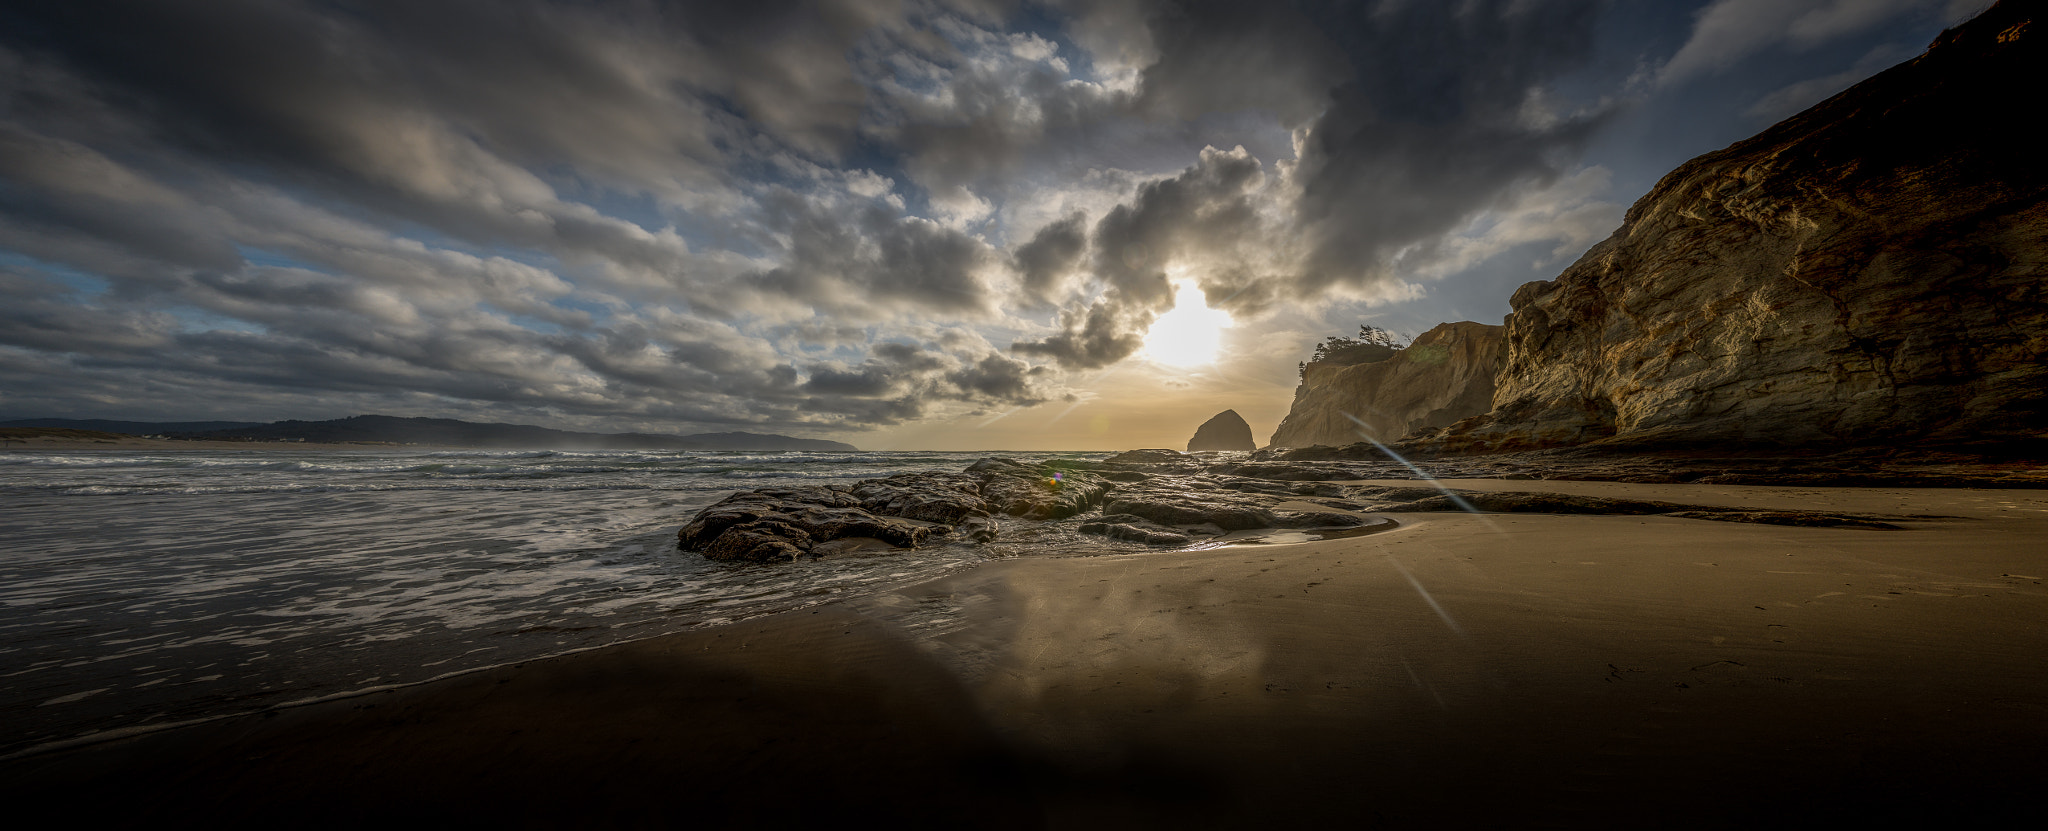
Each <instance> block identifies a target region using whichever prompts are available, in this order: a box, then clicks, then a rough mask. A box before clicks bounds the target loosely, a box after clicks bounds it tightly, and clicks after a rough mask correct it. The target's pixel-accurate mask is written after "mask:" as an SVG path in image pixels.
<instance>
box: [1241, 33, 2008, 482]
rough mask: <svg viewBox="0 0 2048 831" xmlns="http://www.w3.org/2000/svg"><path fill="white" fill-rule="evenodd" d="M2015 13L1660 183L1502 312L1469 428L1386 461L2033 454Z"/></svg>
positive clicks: (1950, 37) (1954, 36) (1948, 38)
mask: <svg viewBox="0 0 2048 831" xmlns="http://www.w3.org/2000/svg"><path fill="white" fill-rule="evenodd" d="M2037 9H2038V5H2037V4H2021V3H2014V2H2005V3H2001V4H1999V5H1998V6H1996V7H1994V8H1992V9H1990V10H1989V11H1986V12H1984V13H1983V14H1981V15H1979V16H1978V17H1977V18H1976V19H1974V20H1971V21H1970V22H1969V23H1966V24H1964V25H1962V26H1960V27H1958V28H1956V29H1953V30H1950V31H1948V32H1945V33H1943V35H1942V36H1941V37H1940V38H1939V39H1938V40H1936V41H1935V42H1934V44H1933V45H1932V46H1931V47H1929V49H1928V50H1927V52H1926V53H1925V54H1923V55H1921V56H1920V57H1918V58H1915V59H1913V60H1911V61H1908V62H1906V63H1904V64H1901V65H1899V66H1896V67H1893V68H1892V69H1890V70H1887V71H1885V72H1883V73H1881V74H1879V75H1877V76H1875V77H1873V78H1870V79H1869V80H1866V81H1864V82H1863V83H1861V84H1858V85H1856V86H1855V87H1853V88H1851V89H1849V90H1848V91H1846V92H1843V93H1842V94H1840V95H1837V96H1835V97H1834V98H1831V99H1829V100H1827V101H1825V102H1822V103H1821V104H1819V105H1816V106H1815V107H1813V108H1812V109H1809V110H1807V111H1806V112H1803V113H1800V114H1799V115H1796V116H1793V117H1792V118H1789V119H1787V120H1785V121H1783V122H1781V123H1779V124H1778V125H1776V126H1774V127H1772V128H1770V129H1769V130H1766V131H1765V132H1763V133H1762V134H1760V135H1758V136H1756V137H1754V138H1751V139H1748V140H1746V141H1743V142H1740V143H1737V144H1735V145H1732V146H1730V147H1728V148H1727V149H1724V150H1720V151H1717V152H1714V153H1709V154H1707V155H1704V156H1701V157H1699V158H1696V159H1693V160H1692V161H1690V162H1687V163H1686V164H1684V165H1682V166H1680V167H1679V168H1678V169H1677V170H1675V171H1673V172H1672V173H1671V174H1670V175H1668V176H1666V177H1664V179H1663V180H1662V181H1661V182H1659V183H1658V184H1657V186H1656V187H1655V188H1654V189H1653V190H1651V191H1650V193H1649V194H1648V195H1646V196H1644V197H1643V198H1642V199H1641V200H1640V201H1638V202H1637V203H1636V204H1635V206H1634V207H1632V208H1631V209H1630V210H1629V212H1628V214H1627V217H1626V220H1625V221H1624V222H1623V224H1622V226H1621V228H1620V229H1619V230H1617V231H1616V232H1615V233H1614V235H1613V236H1612V237H1610V238H1608V239H1607V240H1606V241H1604V242H1601V243H1599V244H1598V245H1596V246H1594V247H1593V248H1592V249H1591V250H1589V251H1587V252H1586V254H1585V256H1584V257H1582V258H1580V259H1579V260H1578V262H1577V263H1575V264H1574V265H1572V266H1571V267H1570V268H1568V269H1566V270H1565V271H1564V272H1563V273H1562V274H1560V275H1559V276H1558V277H1557V279H1555V280H1551V281H1544V282H1536V283H1530V284H1528V285H1525V286H1523V287H1522V288H1521V289H1520V290H1518V291H1517V292H1515V295H1514V299H1513V308H1514V312H1513V314H1511V315H1510V316H1509V317H1508V320H1507V355H1506V363H1505V366H1504V367H1503V368H1502V370H1501V372H1500V375H1499V386H1498V389H1497V390H1496V391H1495V393H1494V406H1493V409H1492V411H1491V412H1488V413H1486V414H1485V415H1483V416H1479V417H1477V418H1474V419H1471V420H1469V421H1465V422H1461V423H1459V424H1456V425H1454V426H1452V427H1450V428H1449V429H1446V430H1443V431H1440V432H1438V433H1437V434H1434V435H1431V436H1428V437H1426V438H1423V439H1421V440H1418V441H1415V442H1412V443H1410V445H1409V447H1410V448H1414V449H1427V450H1437V451H1446V452H1495V451H1502V450H1516V449H1525V448H1536V447H1550V446H1560V445H1577V444H1587V443H1596V444H1604V445H1608V446H1615V447H1627V448H1635V449H1640V448H1655V447H1709V446H1711V447H1718V448H1727V447H1731V446H1748V447H1764V446H1780V447H1784V446H1840V445H1875V444H1883V443H1895V442H1902V441H1914V442H1930V443H1951V442H1968V441H1974V440H1987V439H1988V440H2000V441H2009V440H2015V439H2038V438H2041V437H2043V436H2048V360H2044V355H2048V203H2044V201H2043V196H2044V195H2048V153H2044V152H2043V150H2042V144H2041V141H2040V139H2039V136H2040V132H2039V130H2038V128H2037V127H2036V126H2034V124H2033V118H2034V117H2035V116H2034V114H2035V111H2036V110H2038V109H2039V107H2034V106H2027V105H2024V104H2022V103H2020V101H2019V100H2017V99H2014V98H2013V97H2012V91H2013V90H2014V89H2015V87H2014V84H2032V83H2034V82H2035V81H2037V80H2038V79H2041V78H2048V48H2044V45H2043V44H2044V41H2048V25H2044V23H2043V22H2041V21H2035V20H2033V19H2032V18H2033V16H2034V13H2035V11H2036V10H2037ZM1276 443H1279V442H1278V439H1277V437H1276Z"/></svg>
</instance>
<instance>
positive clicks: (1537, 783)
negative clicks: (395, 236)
mask: <svg viewBox="0 0 2048 831" xmlns="http://www.w3.org/2000/svg"><path fill="white" fill-rule="evenodd" d="M1454 484H1455V485H1456V486H1458V487H1467V488H1486V489H1498V490H1536V489H1542V490H1551V491H1563V492H1573V493H1586V494H1591V495H1605V496H1627V497H1633V498H1645V499H1666V500H1670V501H1677V502H1692V503H1701V504H1727V505H1745V506H1754V507H1759V508H1782V509H1795V508H1796V509H1809V510H1832V511H1856V512H1868V513H1886V514H1901V515H1905V514H1921V515H1941V516H1943V517H1947V518H1939V519H1935V518H1922V519H1913V520H1906V521H1902V522H1900V523H1899V524H1900V525H1902V526H1904V527H1905V530H1900V531H1882V530H1870V529H1855V528H1796V527H1779V526H1766V525H1746V524H1738V523H1728V522H1708V521H1701V520H1688V519H1676V518H1665V517H1633V516H1630V517H1600V516H1545V515H1486V516H1471V515H1463V514H1404V515H1399V516H1398V517H1397V519H1398V520H1399V521H1400V522H1401V523H1402V524H1403V527H1402V528H1400V529H1398V530H1395V531H1390V532H1386V533H1381V534H1376V535H1372V536H1366V537H1358V538H1352V539H1343V540H1330V541H1325V542H1316V543H1307V544H1296V545H1264V546H1260V545H1252V546H1234V547H1228V548H1218V549H1213V550H1207V551H1192V552H1170V553H1157V554H1141V555H1128V556H1109V557H1091V558H1030V559H1020V560H1012V561H1005V562H1001V563H995V564H991V565H987V566H984V567H982V568H978V569H975V570H972V571H968V572H964V573H961V574H958V575H954V576H952V577H949V578H947V579H944V580H941V581H937V582H934V583H929V584H925V585H920V586H914V587H909V588H906V589H902V590H899V591H895V592H890V593H887V594H883V595H879V596H875V597H870V598H865V599H862V600H858V601H852V602H847V603H840V604H834V605H831V606H826V607H821V608H818V609H814V610H806V611H803V612H797V613H791V614H785V615H778V616H774V617H769V618H761V619H757V620H753V621H747V622H743V623H740V624H736V625H733V626H728V627H722V628H718V629H711V630H704V631H699V632H692V633H686V634H682V635H677V636H670V637H664V638H657V639H651V640H647V641H641V642H637V643H632V644H626V645H622V646H619V647H612V648H608V649H604V650H599V651H595V652H589V653H583V654H578V655H571V656H565V657H561V658H555V659H549V660H543V661H534V662H529V663H527V664H524V665H519V666H512V667H503V668H499V669H494V670H489V671H485V672H480V673H475V674H472V675H467V676H463V677H460V678H455V679H449V680H445V681H441V682H436V683H433V684H429V685H423V686H419V687H412V688H407V689H402V690H396V691H390V692H382V693H374V694H370V695H365V696H360V697H356V698H351V699H344V700H337V701H331V702H326V703H322V704H317V705H309V706H302V707H296V708H290V709H286V710H281V711H275V712H272V713H267V714H263V715H260V716H254V717H247V718H238V719H230V720H223V721H217V722H211V723H208V724H203V725H199V726H196V727H190V728H184V729H178V730H170V731H164V732H160V733H155V734H149V735H145V736H139V737H133V738H129V739H123V740H117V741H111V742H104V743H99V744H95V745H90V746H85V747H80V748H76V749H72V750H68V751H59V752H52V753H44V754H40V755H36V756H31V757H27V758H19V759H14V760H11V761H8V762H5V763H0V782H5V784H4V785H0V790H4V791H5V795H6V796H7V797H8V798H9V799H10V800H11V801H13V803H14V804H16V805H34V804H44V805H51V806H64V807H65V808H67V809H68V810H72V811H79V810H84V809H85V808H86V807H87V806H91V807H92V808H93V809H94V810H95V811H99V810H104V811H111V812H115V813H120V814H121V816H120V819H123V820H126V821H127V822H129V823H130V824H150V825H165V824H168V825H172V826H180V825H208V826H219V825H255V824H273V823H289V824H292V825H303V824H308V823H311V824H316V825H320V824H333V825H359V824H361V823H364V822H372V821H390V820H391V819H394V818H397V817H406V818H427V819H432V818H436V817H439V818H444V819H449V820H454V821H460V822H463V823H464V824H478V823H483V822H490V823H492V824H509V825H514V826H522V827H524V826H559V825H577V826H597V827H612V826H638V825H691V826H704V827H734V826H759V825H764V824H766V825H775V824H785V823H790V822H819V821H826V822H858V821H867V822H873V821H896V822H905V823H910V824H914V825H967V826H973V827H1055V828H1092V827H1119V828H1129V827H1173V828H1186V827H1245V826H1251V825H1260V826H1274V825H1300V824H1303V823H1306V822H1312V821H1313V822H1339V823H1344V824H1346V825H1348V826H1366V827H1373V826H1385V827H1423V826H1427V827H1460V826H1470V825H1474V824H1478V823H1491V824H1497V825H1511V826H1516V827H1522V826H1536V827H1544V826H1554V827H1587V826H1593V825H1603V826H1607V825H1617V824H1618V825H1624V826H1636V827H1690V826H1697V827H1737V826H1740V827H1744V828H1754V827H1780V826H1788V827H1789V826H1794V825H1810V824H1817V823H1820V822H1822V821H1829V822H1834V823H1838V822H1841V821H1844V820H1849V821H1855V820H1865V821H1872V820H1875V821H1884V822H1886V823H1887V824H1893V823H1897V822H1899V821H1902V820H1912V819H1922V820H1940V821H1942V822H1943V823H1944V824H1953V823H1955V822H1957V821H1959V820H1960V821H1965V822H1970V821H1987V820H1997V819H2003V818H2007V817H2013V818H2017V817H2019V816H2027V815H2031V814H2032V813H2033V812H2034V803H2035V802H2036V800H2037V798H2038V797H2037V795H2038V793H2039V790H2040V786H2041V784H2042V783H2043V779H2044V775H2048V763H2044V762H2043V755H2042V753H2041V750H2040V748H2042V747H2043V746H2048V660H2044V658H2043V656H2044V655H2048V625H2044V624H2048V491H2038V490H1910V489H1811V488H1770V487H1739V486H1726V487H1715V486H1701V485H1627V484H1614V483H1590V482H1570V483H1558V482H1500V481H1466V482H1458V483H1454ZM108 794H121V795H123V796H124V798H126V799H129V800H132V801H130V802H128V803H126V804H127V806H128V807H127V808H125V809H123V808H118V807H116V806H114V805H112V804H110V803H109V802H108V797H107V795H108ZM123 811H125V813H122V812H123ZM2023 811H2024V812H2025V813H2022V812H2023Z"/></svg>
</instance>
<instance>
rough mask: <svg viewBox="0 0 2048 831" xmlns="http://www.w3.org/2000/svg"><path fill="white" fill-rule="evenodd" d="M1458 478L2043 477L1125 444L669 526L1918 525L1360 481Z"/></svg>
mask: <svg viewBox="0 0 2048 831" xmlns="http://www.w3.org/2000/svg"><path fill="white" fill-rule="evenodd" d="M1365 447H1370V446H1369V445H1365ZM1373 452H1375V453H1378V452H1380V451H1378V450H1377V448H1374V449H1373ZM1309 457H1320V458H1309ZM1688 461H1689V462H1690V463H1691V465H1692V466H1687V463H1688ZM1887 462H1889V463H1887ZM1913 462H1917V464H1916V463H1913ZM1943 462H1947V464H1943ZM1829 477H1833V478H1832V479H1830V478H1829ZM1460 478H1493V479H1515V480H1531V481H1536V480H1543V479H1552V480H1566V481H1572V480H1604V481H1622V482H1643V483H1660V484H1668V483H1683V482H1693V483H1700V484H1798V485H1806V486H1812V485H1816V484H1856V485H1872V484H1889V485H1895V486H1909V485H1917V484H1921V483H1924V482H1927V481H1934V480H1943V481H1967V482H1971V483H1974V484H1977V485H1980V486H1981V485H1984V484H1994V483H2002V486H2006V487H2042V486H2044V485H2048V465H2043V464H2040V463H2013V464H2008V465H2005V466H2003V467H1996V466H1987V465H1986V464H1985V463H1984V462H1983V461H1982V460H1976V461H1975V462H1973V463H1965V461H1959V460H1957V459H1954V458H1949V457H1920V458H1916V459H1913V460H1907V461H1904V462H1901V461H1897V460H1884V459H1874V458H1867V457H1866V458H1861V461H1860V462H1859V461H1858V458H1856V457H1835V456H1816V457H1811V458H1801V459H1794V458H1776V459H1742V460H1719V461H1718V462H1714V463H1711V464H1710V463H1709V460H1704V459H1691V460H1687V459H1685V458H1681V457H1674V456H1669V455H1666V456H1641V455H1637V456H1629V457H1625V458H1603V457H1598V456H1593V455H1589V454H1578V455H1576V456H1575V455H1572V454H1564V453H1556V452H1550V453H1523V454H1511V455H1503V456H1491V457H1457V458H1451V459H1443V460H1425V461H1421V462H1408V461H1394V460H1391V459H1388V458H1386V457H1385V456H1384V454H1382V455H1381V456H1380V458H1379V460H1378V461H1374V460H1371V459H1369V458H1367V457H1366V454H1365V452H1364V451H1360V450H1357V449H1355V448H1332V447H1320V448H1297V449H1291V450H1286V451H1280V452H1267V451H1262V452H1260V453H1254V454H1249V455H1248V456H1239V457H1235V458H1216V457H1213V456H1196V455H1191V454H1184V453H1180V452H1178V451H1174V450H1134V451H1130V452H1127V453H1122V454H1119V455H1117V456H1113V457H1111V458H1109V459H1105V460H1103V461H1100V462H1087V461H1060V462H1053V463H1048V464H1044V465H1034V464H1025V463H1022V462H1018V461H1015V460H1012V459H1004V458H988V459H983V460H981V461H978V462H976V463H974V464H973V465H970V466H968V467H967V469H965V470H963V471H961V472H958V473H949V472H942V471H931V472H923V473H904V474H898V475H895V476H891V477H888V478H883V479H868V480H864V481H861V482H857V483H854V484H851V485H824V486H806V487H793V488H774V489H764V490H755V491H745V492H741V493H735V494H733V495H731V496H728V497H726V498H725V499H723V500H721V501H719V502H718V503H716V504H713V505H711V506H710V507H707V508H705V509H704V510H703V511H701V512H699V513H698V514H697V515H696V517H694V518H693V519H691V521H690V522H689V523H688V524H687V525H685V526H683V529H682V531H681V532H680V533H679V534H678V541H679V544H680V546H681V548H682V549H683V550H685V551H695V552H698V553H700V554H702V555H703V556H705V557H708V558H710V559H713V560H725V561H740V562H778V561H787V560H794V559H802V558H805V557H817V556H825V555H828V554H833V553H839V552H842V551H848V550H861V549H883V550H896V551H906V550H913V549H917V548H920V547H923V546H926V545H930V544H934V543H944V542H950V543H968V544H975V543H989V542H994V541H996V540H997V539H999V538H1003V537H1005V535H1012V536H1015V537H1017V538H1033V537H1037V536H1038V534H1036V533H1026V534H1022V535H1017V534H1016V531H1017V530H1018V529H1019V527H1020V526H1021V527H1022V528H1028V529H1034V531H1035V530H1036V529H1038V528H1039V527H1041V526H1047V525H1057V526H1060V527H1062V528H1065V529H1067V530H1070V531H1071V532H1073V533H1077V534H1081V535H1093V536H1096V537H1100V538H1102V539H1105V540H1118V541H1122V542H1126V543H1137V544H1141V545H1146V546H1155V547H1171V548H1179V547H1188V546H1199V545H1203V544H1213V543H1214V542H1215V541H1217V540H1219V539H1230V538H1233V537H1235V536H1241V535H1242V534H1244V533H1245V532H1251V531H1260V530H1280V529H1292V530H1303V531H1307V532H1310V533H1309V536H1311V537H1335V536H1355V535H1358V534H1362V533H1370V532H1374V531H1380V530H1387V529H1391V528H1394V527H1396V523H1395V521H1394V520H1393V519H1392V518H1390V517H1387V516H1384V515H1385V514H1398V513H1412V512H1428V511H1475V512H1481V513H1550V514H1625V515H1658V516H1667V517H1677V518H1684V519H1700V520H1712V521H1722V522H1751V523H1763V524H1773V525H1800V526H1810V527H1835V528H1863V529H1888V530H1895V529H1897V528H1899V527H1900V526H1898V525H1896V524H1895V523H1897V522H1900V521H1907V520H1914V519H1926V517H1907V516H1877V515H1863V514H1839V513H1814V512H1803V511H1783V510H1772V509H1767V508H1755V507H1727V506H1707V505H1689V504H1683V503H1677V502H1663V501H1652V500H1636V499H1615V498H1605V497H1589V496H1577V495H1567V494H1558V493H1545V492H1541V491H1513V492H1498V491H1495V492H1488V491H1476V490H1461V489H1457V488H1452V487H1447V486H1444V485H1441V484H1436V483H1432V484H1430V485H1428V486H1387V485H1384V484H1374V483H1372V482H1370V481H1367V480H1391V479H1407V480H1427V479H1460ZM1845 480H1846V481H1845Z"/></svg>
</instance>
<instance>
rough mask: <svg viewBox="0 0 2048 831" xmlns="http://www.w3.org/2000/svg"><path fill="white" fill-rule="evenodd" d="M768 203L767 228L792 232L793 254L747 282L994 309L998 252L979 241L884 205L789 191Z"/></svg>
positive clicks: (824, 295) (825, 298) (940, 307)
mask: <svg viewBox="0 0 2048 831" xmlns="http://www.w3.org/2000/svg"><path fill="white" fill-rule="evenodd" d="M763 201H764V204H765V205H766V211H765V214H766V217H767V220H766V225H767V227H769V228H772V229H774V230H776V231H778V232H779V233H781V234H784V235H786V236H787V238H788V239H789V252H790V253H789V257H788V259H787V260H785V261H784V263H783V264H782V265H780V266H778V267H776V268H773V269H769V270H767V271H764V272H761V273H758V274H755V275H751V276H750V277H749V278H748V279H746V280H745V281H744V284H745V285H747V286H754V287H759V288H761V289H764V290H767V291H769V292H773V293H777V294H780V295H783V296H785V297H787V298H789V299H791V300H795V301H799V302H810V303H819V304H825V305H834V306H843V307H861V306H864V305H870V304H872V305H875V306H885V307H896V308H902V307H905V306H908V307H913V308H919V309H924V310H930V311H938V312H949V313H957V314H967V315H976V314H981V313H986V312H988V311H990V310H991V302H992V301H991V298H990V297H989V291H988V286H987V285H986V284H985V283H984V282H983V280H982V278H981V276H980V272H981V270H982V269H983V268H984V267H985V266H986V265H988V264H989V263H991V262H992V261H993V256H994V255H993V253H992V252H991V251H990V250H989V246H988V244H987V243H985V242H982V241H981V240H979V239H976V238H974V237H971V236H968V235H967V234H964V233H962V232H960V231H957V230H954V229H951V228H947V227H945V226H943V225H940V224H938V223H936V222H933V221H931V220H929V219H924V218H922V217H907V216H903V215H902V214H900V213H899V212H897V211H896V210H895V209H894V208H891V207H889V206H887V205H882V204H869V205H865V206H860V207H857V208H852V209H850V210H847V209H834V208H833V207H830V206H823V205H820V204H818V203H817V202H816V201H815V200H813V199H810V198H806V197H805V196H804V195H803V194H799V193H796V192H794V191H791V190H787V189H779V190H778V191H777V192H775V193H773V194H771V195H770V196H769V197H768V198H767V199H765V200H763ZM849 213H850V214H851V215H850V216H849V215H848V214H849Z"/></svg>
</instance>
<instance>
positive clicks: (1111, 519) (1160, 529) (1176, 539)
mask: <svg viewBox="0 0 2048 831" xmlns="http://www.w3.org/2000/svg"><path fill="white" fill-rule="evenodd" d="M1079 530H1080V531H1081V533H1083V534H1094V535H1097V536H1102V537H1108V538H1110V539H1113V540H1124V541H1127V542H1141V543H1144V544H1146V545H1187V544H1188V543H1190V542H1193V541H1194V538H1193V537H1190V536H1188V535H1187V534H1184V533H1181V532H1179V531H1176V530H1173V529H1171V528H1168V527H1166V526H1164V525H1160V524H1158V523H1155V522H1153V521H1151V520H1148V519H1146V518H1144V517H1140V516H1132V515H1130V514H1110V515H1108V516H1105V517H1102V518H1101V519H1099V520H1096V521H1094V522H1086V523H1082V525H1081V527H1080V529H1079Z"/></svg>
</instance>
